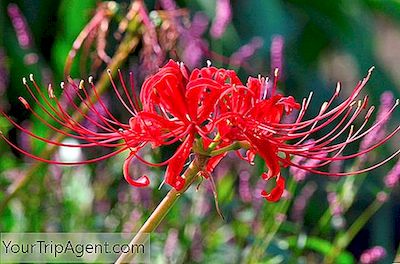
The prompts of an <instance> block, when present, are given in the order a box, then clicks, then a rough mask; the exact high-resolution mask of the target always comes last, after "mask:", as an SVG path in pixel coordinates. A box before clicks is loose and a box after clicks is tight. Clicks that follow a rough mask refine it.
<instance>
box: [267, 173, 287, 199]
mask: <svg viewBox="0 0 400 264" xmlns="http://www.w3.org/2000/svg"><path fill="white" fill-rule="evenodd" d="M284 190H285V178H283V177H282V176H279V177H277V178H276V186H275V187H274V188H273V189H272V191H271V192H270V193H267V192H266V191H265V190H263V191H262V192H261V196H262V197H264V198H265V199H266V200H267V201H270V202H277V201H279V199H281V197H282V194H283V191H284Z"/></svg>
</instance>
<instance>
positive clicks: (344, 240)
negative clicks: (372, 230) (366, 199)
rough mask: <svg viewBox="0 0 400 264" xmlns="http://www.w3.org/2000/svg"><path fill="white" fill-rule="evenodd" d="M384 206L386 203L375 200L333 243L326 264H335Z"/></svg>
mask: <svg viewBox="0 0 400 264" xmlns="http://www.w3.org/2000/svg"><path fill="white" fill-rule="evenodd" d="M383 204H384V202H382V201H380V200H379V199H375V200H374V201H373V202H372V203H371V204H370V205H369V206H368V207H367V209H365V210H364V212H363V213H362V214H361V215H359V216H358V217H357V219H356V220H355V221H354V223H353V224H352V225H351V226H350V227H349V228H348V229H347V230H346V231H345V232H344V233H342V234H339V235H338V236H337V237H336V239H335V240H334V242H333V247H332V250H331V251H330V252H329V254H328V255H327V256H326V257H325V260H324V263H327V264H330V263H334V261H335V259H336V257H337V256H338V255H339V254H340V252H341V251H342V250H343V249H344V248H346V247H347V246H348V245H349V243H350V242H351V241H352V240H353V239H354V237H355V236H356V235H357V234H358V232H360V230H361V228H363V226H364V225H365V224H366V223H367V222H368V220H369V219H370V218H371V217H372V216H373V215H374V214H375V213H376V212H377V211H378V210H379V208H381V206H382V205H383Z"/></svg>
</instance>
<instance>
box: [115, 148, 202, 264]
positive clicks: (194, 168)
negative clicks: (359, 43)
mask: <svg viewBox="0 0 400 264" xmlns="http://www.w3.org/2000/svg"><path fill="white" fill-rule="evenodd" d="M207 160H208V158H207V157H206V156H200V155H197V156H196V158H195V159H194V160H193V162H192V163H191V164H190V165H189V168H187V170H186V171H185V172H184V174H183V176H182V177H183V178H185V179H186V183H185V187H184V188H183V189H182V190H180V191H177V190H175V189H171V190H170V191H169V192H168V194H167V195H166V196H165V197H164V199H163V200H162V201H161V203H160V204H159V205H158V206H157V208H156V209H155V210H154V212H153V213H152V214H151V215H150V217H149V218H148V219H147V221H146V222H145V223H144V225H143V226H142V227H141V228H140V230H139V231H138V232H137V234H136V235H135V237H134V238H133V239H132V240H131V242H130V245H137V244H139V243H143V242H144V241H145V239H146V236H144V235H145V234H149V233H152V232H153V231H154V230H155V229H156V228H157V227H158V225H159V224H160V223H161V221H162V220H163V219H164V217H165V216H166V215H167V213H168V212H169V210H170V209H171V208H172V206H173V205H174V203H175V202H176V200H178V198H179V197H180V196H181V195H182V194H183V193H184V192H185V191H186V190H187V189H188V188H189V186H190V185H191V184H192V183H193V182H194V181H195V179H196V176H197V175H198V173H199V172H200V171H202V170H203V169H204V167H205V165H206V162H207ZM134 256H135V255H134V254H132V252H129V253H124V254H122V255H121V256H120V257H119V258H118V260H117V261H116V262H115V263H117V264H120V263H130V262H131V261H132V258H133V257H134Z"/></svg>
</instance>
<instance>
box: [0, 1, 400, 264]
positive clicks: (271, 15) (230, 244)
mask: <svg viewBox="0 0 400 264" xmlns="http://www.w3.org/2000/svg"><path fill="white" fill-rule="evenodd" d="M10 3H15V4H17V5H18V7H19V8H20V9H21V11H22V13H23V15H24V16H25V18H26V20H27V24H28V25H29V28H30V30H31V33H32V45H31V46H30V47H28V48H22V47H21V46H20V45H19V43H18V40H17V36H16V32H15V30H14V28H13V26H12V23H11V20H10V18H9V16H8V14H7V7H8V5H9V4H10ZM98 3H99V1H94V0H90V1H78V0H56V1H50V0H46V1H39V0H19V1H12V2H11V1H8V0H6V1H1V2H0V49H4V51H5V54H6V60H5V63H4V64H5V65H3V66H5V68H6V69H7V71H8V72H9V75H8V79H9V82H8V84H7V89H6V91H5V93H4V95H2V97H3V98H1V100H0V103H1V104H2V106H1V107H2V108H4V109H6V110H7V111H8V112H9V113H10V115H12V116H13V117H15V118H16V120H17V121H18V122H21V123H22V121H23V120H26V119H30V116H29V115H28V113H27V112H26V111H25V110H24V109H23V107H21V106H20V103H19V102H18V100H17V98H18V96H25V97H29V94H28V93H27V92H26V90H25V89H24V87H23V85H22V82H21V78H22V77H27V76H28V75H29V74H30V73H33V74H34V75H35V76H36V81H37V82H38V83H43V84H44V85H46V82H52V83H59V82H60V81H61V80H63V71H64V63H65V60H66V57H67V54H68V52H69V50H70V49H71V46H72V43H73V41H74V40H75V38H76V37H77V36H78V34H79V32H80V31H81V30H82V28H83V27H84V26H85V24H86V23H87V22H88V21H89V20H90V18H91V17H92V15H93V12H94V10H95V9H96V6H97V5H98ZM146 3H147V6H148V8H149V10H152V9H153V7H154V6H157V7H158V5H157V4H156V3H155V1H146ZM127 4H128V2H127V1H125V2H120V5H121V6H122V7H125V6H126V5H127ZM178 4H179V5H180V6H181V7H182V8H187V9H188V10H189V12H190V14H191V15H193V14H194V13H195V12H197V11H201V12H204V13H205V14H207V16H208V17H209V18H210V19H211V20H212V18H213V17H214V16H215V1H214V0H196V1H183V0H182V1H178ZM232 8H233V21H232V23H231V24H230V25H229V26H228V28H227V30H226V32H225V34H224V35H223V37H222V38H220V39H213V38H212V37H210V36H209V35H208V34H206V35H205V38H206V40H207V41H208V43H209V47H210V48H211V49H212V50H213V51H215V52H217V53H219V54H222V55H224V56H226V57H229V56H230V55H231V54H232V53H234V52H235V51H236V50H238V49H239V48H240V47H241V46H242V45H244V44H246V43H248V42H249V41H250V39H252V38H253V37H255V36H259V37H261V38H262V39H263V40H264V46H263V48H262V49H260V50H259V51H258V52H257V53H256V54H255V56H253V57H252V58H251V63H250V64H251V66H252V67H251V69H250V70H249V69H248V68H240V69H239V70H240V71H239V72H240V74H241V76H242V77H243V78H244V76H247V75H253V76H254V75H257V74H258V73H261V74H263V75H268V74H269V73H270V71H271V69H270V67H269V63H270V61H269V60H270V59H269V57H270V55H269V50H270V43H271V39H272V37H273V36H274V35H276V34H279V35H282V36H283V37H284V39H285V52H284V60H285V65H284V79H283V80H282V82H281V89H282V90H283V91H284V92H285V93H286V94H291V95H294V96H295V97H296V98H298V100H299V101H300V100H301V98H303V97H305V96H307V95H308V93H309V92H310V91H314V92H315V94H316V95H317V96H315V97H314V99H313V100H314V103H313V104H312V107H314V109H313V108H311V109H310V112H311V113H316V112H318V111H319V106H320V105H321V103H322V102H324V101H325V100H326V99H327V98H329V97H330V95H331V94H332V93H333V91H334V87H335V84H336V82H337V81H341V80H342V79H340V78H341V76H343V79H344V83H343V84H344V87H343V90H344V93H346V91H349V90H350V89H351V88H352V87H353V86H354V85H355V84H356V81H357V80H359V79H361V78H362V76H365V74H366V73H367V71H368V69H369V68H370V67H371V66H372V65H375V67H376V70H375V71H374V74H373V77H372V78H371V80H370V82H369V83H368V85H367V88H366V89H367V91H368V92H369V95H370V101H371V103H372V104H378V102H379V96H380V94H382V93H383V92H384V91H386V90H390V91H392V92H393V93H394V94H395V95H396V96H398V95H399V92H398V89H397V87H399V84H400V78H398V76H397V75H396V73H398V71H396V67H398V66H400V64H399V62H398V61H396V58H399V57H400V48H399V47H400V41H398V42H397V43H392V46H393V45H394V46H395V47H397V49H394V50H388V49H387V48H385V47H386V46H385V45H387V44H390V43H388V42H389V41H392V40H391V39H390V38H388V36H389V37H390V35H391V34H393V35H396V34H400V28H399V23H400V2H399V1H395V0H385V1H378V0H363V1H362V0H354V1H344V0H342V1H306V0H270V1H263V0H249V1H232ZM388 25H390V30H392V32H389V35H384V36H386V37H387V38H386V39H381V38H380V36H382V35H381V34H380V32H381V31H384V30H387V28H386V27H388ZM115 27H116V26H115V25H113V28H112V29H115ZM113 45H114V46H116V45H118V43H117V42H116V43H113ZM390 47H391V46H390ZM29 54H34V55H37V61H36V62H35V63H27V61H26V59H27V56H28V55H29ZM391 58H392V60H391ZM130 61H131V62H132V61H133V62H136V61H138V53H137V52H136V53H134V54H132V59H131V60H130ZM213 63H214V64H215V65H217V66H229V65H227V63H225V62H222V61H218V60H214V61H213ZM129 67H130V66H129V65H128V66H126V65H125V66H124V68H126V69H128V68H129ZM232 67H233V66H232ZM131 68H133V67H131ZM71 75H72V76H75V77H79V76H80V72H79V67H78V65H77V64H75V65H74V67H73V69H72V71H71ZM81 77H82V78H84V77H87V76H81ZM338 78H339V79H338ZM348 85H350V86H348ZM398 122H399V113H396V114H395V117H393V121H392V122H391V123H392V124H397V123H398ZM32 126H33V130H34V131H35V132H37V133H38V134H40V135H44V136H47V133H48V131H47V130H46V126H45V125H43V124H40V123H38V122H34V123H33V124H32ZM0 129H1V130H2V131H3V132H4V133H7V134H8V135H9V137H10V138H12V139H13V140H18V137H19V136H20V134H19V133H18V132H17V131H16V129H14V128H11V127H10V125H9V124H8V122H6V120H5V119H4V118H2V117H0ZM33 147H34V148H37V149H36V150H34V151H35V152H36V151H38V152H40V148H43V147H45V146H44V145H41V146H40V145H38V144H36V143H35V144H34V146H33ZM395 148H398V146H395V145H389V146H387V147H386V149H385V150H384V151H385V152H387V153H376V155H377V156H387V155H388V153H391V152H393V150H394V149H395ZM382 152H383V151H382ZM0 153H1V158H0V190H1V192H0V200H1V198H2V196H4V192H5V190H6V189H7V188H8V187H9V186H10V185H11V184H13V182H14V181H18V177H20V174H23V173H24V169H26V168H27V167H29V166H31V165H30V162H31V161H30V160H29V161H27V160H26V159H25V158H24V157H22V156H21V155H20V154H18V153H16V152H15V151H12V150H11V149H10V147H9V146H8V145H7V144H6V143H5V142H4V141H0ZM166 155H167V156H169V153H167V154H166ZM156 158H157V157H156ZM122 162H123V157H116V158H113V159H111V160H108V161H105V162H102V163H101V164H97V165H90V166H79V167H56V166H50V167H48V168H47V167H43V169H41V170H40V173H38V175H35V176H36V177H34V179H33V180H32V182H31V183H30V184H29V186H27V187H26V188H25V189H24V190H23V191H22V192H21V193H19V195H18V196H17V197H16V198H15V199H13V200H11V202H10V203H9V205H8V207H7V208H6V210H5V211H4V213H3V214H2V215H1V216H0V230H1V231H2V232H24V231H29V232H39V231H42V232H44V231H48V232H52V231H61V232H80V231H81V232H90V231H96V232H102V231H104V232H120V231H125V232H134V231H136V230H138V228H139V227H140V225H141V223H143V222H144V220H145V219H146V217H147V216H148V215H149V214H150V213H151V211H152V209H154V207H155V206H156V205H157V203H158V202H159V201H160V200H161V199H162V197H163V196H164V195H165V194H166V192H167V188H166V187H163V188H161V190H158V188H157V187H158V185H157V184H159V183H161V179H160V180H159V181H158V182H157V181H156V183H154V186H151V187H150V188H149V189H146V190H137V189H132V188H131V187H130V186H128V184H126V183H125V182H124V180H123V177H122V173H121V168H122ZM235 162H236V163H237V161H228V162H227V164H225V165H224V166H225V168H226V169H225V170H221V171H220V172H219V173H220V177H219V178H218V179H217V190H218V196H219V201H218V202H219V205H220V207H221V209H222V213H223V214H224V216H225V218H226V219H225V220H222V219H221V218H220V216H219V215H218V213H217V211H216V210H215V209H214V199H213V195H212V192H211V190H210V188H209V187H207V186H208V182H206V181H204V182H203V183H202V184H201V186H200V188H199V190H198V191H197V192H196V191H195V190H194V189H195V188H192V189H191V190H190V191H188V192H187V193H186V194H185V196H184V197H183V199H181V200H180V201H179V202H178V203H177V204H176V206H175V207H174V208H173V209H172V210H171V211H170V213H169V215H168V217H167V219H165V222H164V223H163V224H162V226H161V227H160V228H159V234H158V235H157V234H156V237H157V238H156V239H155V242H154V251H155V252H156V254H155V255H154V259H155V261H156V260H157V261H159V263H165V261H167V260H166V259H165V258H166V255H165V252H164V253H163V250H164V249H163V245H164V242H165V240H166V237H167V235H168V233H169V230H170V229H171V228H173V229H175V230H178V237H179V243H178V245H177V246H176V248H174V252H173V254H172V256H171V259H170V261H171V263H189V262H193V263H197V262H201V263H242V262H244V258H245V257H246V254H248V252H249V251H250V250H251V247H252V245H253V242H257V241H258V240H260V237H258V236H259V235H260V234H262V232H265V234H264V235H265V236H267V235H268V234H270V232H272V230H273V228H274V224H273V223H275V222H276V219H275V218H274V217H276V215H275V214H274V213H279V212H283V213H284V214H287V213H286V211H287V210H289V211H290V209H289V208H290V207H289V204H290V202H288V204H287V206H288V208H286V209H285V206H286V205H285V203H286V202H285V201H281V202H279V203H277V204H269V203H266V202H264V201H261V200H260V206H259V207H258V208H255V207H254V204H253V203H249V202H244V201H242V200H241V199H240V197H239V195H238V188H239V180H238V177H237V175H238V173H239V172H240V170H242V168H241V167H239V166H236V165H237V164H235ZM258 164H260V162H258ZM393 164H394V162H390V163H389V164H388V165H385V166H383V167H382V168H380V169H378V170H376V171H374V172H372V173H369V174H368V177H367V179H368V180H357V181H359V182H357V184H360V185H361V184H362V185H361V187H359V188H360V189H359V193H358V196H357V198H356V199H355V203H354V205H353V206H352V207H351V208H350V210H349V211H348V212H347V213H346V219H348V223H347V224H348V225H350V224H351V222H352V221H354V219H356V217H357V216H358V215H360V214H361V212H362V211H363V210H364V209H365V208H366V207H367V206H368V204H370V203H371V201H372V200H373V199H374V198H375V195H376V193H377V192H378V191H379V190H381V189H382V179H383V177H384V176H385V174H386V173H387V171H388V170H389V169H390V167H391V166H392V165H393ZM346 165H351V164H346ZM137 166H138V168H139V171H145V169H143V168H142V167H140V165H137ZM258 166H259V167H258V168H257V167H256V168H252V169H251V171H252V174H254V175H256V177H252V179H251V185H252V188H253V189H252V192H254V194H255V195H257V193H256V192H257V191H256V190H255V188H256V187H255V185H256V179H254V178H257V177H258V175H260V174H261V173H260V171H262V170H263V167H262V166H260V165H258ZM162 172H163V171H162V170H152V171H150V174H151V176H152V177H154V178H161V175H162ZM284 174H285V176H287V175H288V173H287V171H285V172H284ZM54 175H56V176H54ZM307 181H315V182H317V186H318V188H317V192H316V194H315V195H314V198H312V199H311V200H310V202H309V205H308V207H307V210H306V214H305V220H304V225H300V226H297V225H298V224H296V223H292V222H291V221H287V222H286V223H284V224H283V225H282V227H279V232H278V233H277V235H276V237H274V239H273V241H272V242H271V243H269V245H268V246H269V247H267V248H262V249H263V250H265V252H266V253H267V254H269V256H270V257H271V258H265V259H263V260H260V263H289V261H292V262H296V261H298V262H299V263H306V262H313V261H316V262H318V261H321V258H320V257H318V256H320V255H326V254H328V252H329V250H331V248H332V247H333V246H332V244H331V243H332V238H333V237H334V236H335V234H336V233H337V232H339V231H338V230H335V228H334V227H332V225H330V224H329V225H328V227H327V230H326V232H325V230H322V231H321V232H322V233H323V235H324V236H326V237H317V236H311V237H308V239H307V240H306V243H305V244H304V245H303V248H301V249H299V246H298V243H299V241H298V240H299V234H303V235H305V234H306V233H307V232H310V231H311V230H312V229H313V228H314V226H315V225H317V224H318V221H319V218H320V217H321V216H322V214H323V211H324V210H325V209H326V208H327V202H326V198H325V197H326V190H325V189H326V188H329V186H334V188H336V187H337V188H339V187H338V186H339V185H340V184H343V181H344V180H343V181H341V183H340V184H336V183H332V182H331V181H330V180H328V179H325V178H324V177H321V176H311V177H310V178H308V180H307ZM303 185H304V184H303V183H300V184H298V186H297V190H296V189H295V192H294V193H293V195H294V196H295V195H296V194H298V192H299V190H301V188H302V187H303ZM327 186H328V187H327ZM398 198H399V193H398V190H397V189H396V191H395V192H394V193H393V195H392V196H391V199H390V200H389V201H388V202H387V203H386V204H385V205H384V206H383V207H382V208H381V209H380V210H379V211H378V213H377V214H376V216H374V217H373V218H371V220H370V221H369V222H368V223H367V225H366V226H365V227H364V229H363V230H362V231H361V232H360V233H359V235H358V236H356V238H355V240H354V241H353V243H351V244H350V246H349V247H348V248H347V251H346V250H344V251H343V252H342V253H341V254H340V255H339V256H338V259H337V261H338V263H339V262H340V263H354V261H355V258H358V257H359V256H360V254H361V253H362V251H363V250H365V249H366V248H368V247H370V246H373V245H382V246H384V247H385V248H386V249H387V253H388V256H387V257H386V258H385V260H384V261H383V262H382V263H391V261H392V260H393V258H394V255H395V250H396V247H397V245H398V242H399V239H400V229H399V227H398V225H397V226H396V223H398V221H399V212H400V209H399V208H400V207H399V203H398ZM200 205H202V206H205V207H207V208H208V209H204V208H203V209H202V208H199V206H200ZM289 220H290V216H289ZM329 223H330V222H329ZM268 225H270V226H268ZM254 230H258V231H259V230H261V231H260V234H254ZM317 235H318V234H317ZM319 235H320V234H319ZM321 236H322V235H321ZM263 239H265V237H262V238H261V240H263ZM258 242H260V241H258ZM261 242H262V241H261ZM261 242H260V243H261ZM287 249H290V250H287ZM305 251H309V252H315V254H316V255H318V256H314V255H312V254H311V255H307V257H303V258H302V257H301V256H302V254H303V253H304V252H305ZM265 252H264V253H265ZM349 252H351V253H349ZM163 254H164V255H163ZM272 256H275V257H272ZM261 261H263V262H261Z"/></svg>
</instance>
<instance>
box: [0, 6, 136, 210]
mask: <svg viewBox="0 0 400 264" xmlns="http://www.w3.org/2000/svg"><path fill="white" fill-rule="evenodd" d="M140 4H142V3H141V1H136V2H134V3H133V4H132V6H131V9H134V10H138V8H139V7H140V6H139V5H140ZM129 23H130V24H131V25H132V26H130V27H129V28H130V29H131V30H130V31H129V32H127V33H126V35H125V37H124V39H123V40H122V42H121V44H120V45H119V47H118V49H117V51H116V52H115V55H114V56H113V58H112V60H111V62H110V64H109V65H108V67H109V69H110V70H111V74H112V75H113V76H114V75H115V73H116V72H117V69H118V68H119V67H121V65H122V64H123V63H124V62H125V60H126V59H127V58H128V56H129V54H130V53H131V52H132V51H133V50H134V49H135V48H136V47H137V45H138V43H139V34H138V32H139V29H140V27H139V25H140V23H139V19H138V18H137V16H135V17H134V18H133V19H132V20H131V21H130V22H129ZM109 82H110V79H109V76H108V73H107V72H106V71H105V72H103V74H102V75H101V77H100V79H99V81H98V82H97V83H96V89H97V93H98V94H99V95H101V94H102V93H104V91H105V90H106V88H107V87H108V85H109ZM96 101H97V96H96V95H95V94H94V93H92V95H91V96H90V98H89V99H88V102H91V103H94V102H96ZM87 105H90V103H87ZM87 105H86V104H85V103H82V104H81V106H80V110H81V111H82V113H87V111H88V110H89V109H88V107H87ZM82 118H83V115H82V114H80V113H79V111H77V112H75V114H74V115H73V116H72V119H74V120H75V121H76V122H79V121H80V120H81V119H82ZM63 130H64V131H66V132H68V130H69V129H67V128H64V129H63ZM50 138H51V137H50ZM64 138H65V135H63V134H57V136H55V139H54V141H56V142H61V141H62V140H63V139H64ZM56 150H57V146H51V147H48V148H47V149H46V150H45V151H43V152H42V153H41V155H40V156H41V157H43V158H49V157H51V155H52V154H53V153H54V152H55V151H56ZM43 166H44V164H43V163H41V162H36V163H35V164H34V165H32V166H30V168H29V169H28V171H27V172H26V173H25V175H24V176H23V177H22V178H21V179H20V180H19V181H17V182H14V183H13V184H12V185H11V186H10V187H9V188H8V189H7V190H6V192H5V194H4V198H3V199H2V200H1V203H0V215H1V214H2V213H3V211H4V209H5V208H6V207H7V204H8V203H9V201H10V200H11V199H12V198H14V197H15V196H16V194H17V193H18V192H19V191H21V190H22V189H23V188H24V187H25V186H26V185H27V184H28V183H29V182H30V180H31V179H32V178H33V176H34V175H37V174H38V173H39V171H40V169H41V168H42V167H43Z"/></svg>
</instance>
